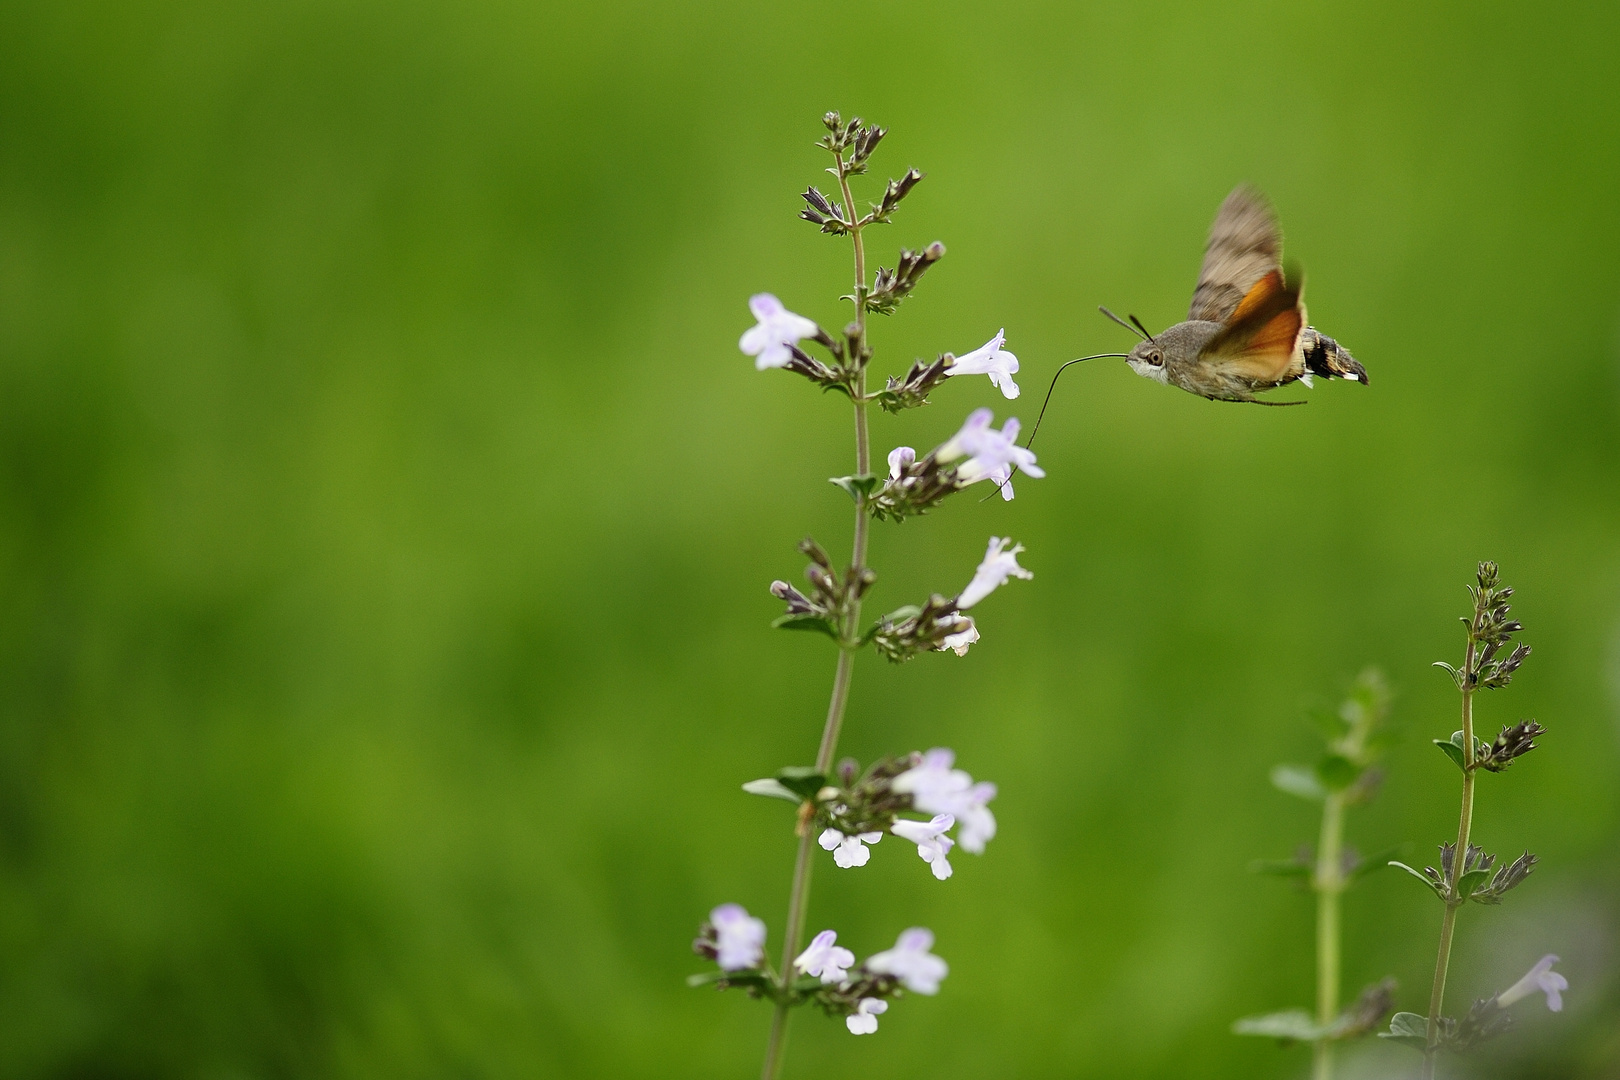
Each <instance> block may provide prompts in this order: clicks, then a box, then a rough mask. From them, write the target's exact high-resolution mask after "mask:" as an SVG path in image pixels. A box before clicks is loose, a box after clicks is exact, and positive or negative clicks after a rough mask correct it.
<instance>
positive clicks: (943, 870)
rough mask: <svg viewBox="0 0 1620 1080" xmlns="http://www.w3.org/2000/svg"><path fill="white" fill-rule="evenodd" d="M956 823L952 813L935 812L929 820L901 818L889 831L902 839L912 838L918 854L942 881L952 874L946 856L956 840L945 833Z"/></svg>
mask: <svg viewBox="0 0 1620 1080" xmlns="http://www.w3.org/2000/svg"><path fill="white" fill-rule="evenodd" d="M955 824H956V819H955V818H954V817H952V816H951V815H950V814H935V815H934V816H933V818H932V819H931V820H928V821H908V820H905V819H901V820H898V821H896V822H895V823H894V824H893V825H890V826H889V831H890V832H892V833H894V835H896V836H898V837H900V839H902V840H910V841H911V842H912V843H913V844H916V845H917V854H918V855H920V856H921V857H922V861H923V862H925V863H927V864H928V868H929V869H930V870H932V871H933V872H934V876H935V877H936V878H938V879H939V880H941V881H944V880H945V879H946V878H948V877H950V876H951V864H950V861H949V860H948V859H947V858H946V856H947V855H949V854H950V852H951V848H953V847H955V846H956V841H955V840H952V839H951V838H950V837H948V836H946V835H945V834H946V833H947V832H949V831H950V829H951V827H952V826H953V825H955Z"/></svg>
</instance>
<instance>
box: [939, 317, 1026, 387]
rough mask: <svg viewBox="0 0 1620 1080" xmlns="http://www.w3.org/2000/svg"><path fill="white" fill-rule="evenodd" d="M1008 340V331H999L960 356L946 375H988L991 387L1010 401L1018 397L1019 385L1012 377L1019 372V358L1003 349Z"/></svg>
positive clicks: (947, 370)
mask: <svg viewBox="0 0 1620 1080" xmlns="http://www.w3.org/2000/svg"><path fill="white" fill-rule="evenodd" d="M1006 340H1007V331H1005V330H997V331H996V336H995V337H993V338H991V339H990V340H989V341H987V342H985V343H984V344H983V345H981V346H979V347H978V348H977V349H974V350H973V351H972V352H970V353H968V354H967V355H966V356H958V357H957V358H956V360H955V362H953V363H952V364H951V366H950V367H948V368H946V369H945V374H947V375H988V376H990V385H991V386H994V387H995V388H996V389H997V390H1000V391H1001V392H1002V394H1004V395H1005V396H1006V397H1007V399H1008V400H1011V399H1013V398H1015V397H1017V396H1018V384H1017V383H1015V382H1013V381H1012V377H1013V373H1014V372H1016V371H1017V370H1018V357H1016V356H1014V355H1013V354H1012V353H1010V352H1007V351H1006V350H1005V349H1003V348H1002V347H1001V346H1002V345H1003V344H1004V343H1005V342H1006Z"/></svg>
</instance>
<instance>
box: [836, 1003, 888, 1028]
mask: <svg viewBox="0 0 1620 1080" xmlns="http://www.w3.org/2000/svg"><path fill="white" fill-rule="evenodd" d="M888 1011H889V1003H888V1002H887V1001H884V1000H883V999H882V998H861V1000H860V1004H858V1005H856V1006H855V1011H854V1012H852V1013H850V1014H849V1015H848V1016H846V1017H844V1026H845V1027H847V1028H849V1033H850V1034H851V1035H870V1034H872V1033H873V1032H875V1031H876V1030H877V1024H878V1021H877V1018H878V1014H879V1013H886V1012H888Z"/></svg>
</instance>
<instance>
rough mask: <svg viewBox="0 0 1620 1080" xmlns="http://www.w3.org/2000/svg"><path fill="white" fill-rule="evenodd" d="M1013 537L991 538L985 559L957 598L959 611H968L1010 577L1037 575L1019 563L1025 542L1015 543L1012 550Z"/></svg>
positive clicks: (1026, 579) (1026, 577)
mask: <svg viewBox="0 0 1620 1080" xmlns="http://www.w3.org/2000/svg"><path fill="white" fill-rule="evenodd" d="M1011 543H1012V537H1010V536H1009V537H1007V538H1006V539H1002V538H1001V537H999V536H992V537H991V538H990V546H989V547H987V548H985V551H984V561H983V562H981V563H980V564H979V568H978V569H977V570H975V571H974V572H973V580H972V581H970V582H968V587H967V588H965V589H963V590H962V595H960V596H958V597H957V598H956V608H957V610H958V611H966V610H967V609H968V608H970V607H972V606H973V605H974V604H977V603H978V602H979V601H980V600H983V599H984V598H985V597H987V596H989V595H990V594H991V593H993V592H995V591H996V590H997V589H998V588H1000V587H1001V586H1002V585H1005V584H1006V583H1007V579H1008V578H1010V577H1016V578H1023V579H1024V580H1025V581H1028V580H1029V579H1030V578H1032V577H1034V576H1035V575H1034V574H1032V573H1030V572H1029V571H1028V570H1025V569H1024V568H1023V567H1022V566H1019V565H1018V553H1019V552H1021V551H1023V550H1024V545H1023V544H1015V545H1014V546H1013V547H1012V548H1011V549H1010V550H1009V549H1008V548H1007V545H1008V544H1011Z"/></svg>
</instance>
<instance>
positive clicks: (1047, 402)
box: [979, 308, 1130, 502]
mask: <svg viewBox="0 0 1620 1080" xmlns="http://www.w3.org/2000/svg"><path fill="white" fill-rule="evenodd" d="M1101 310H1102V311H1103V312H1104V313H1105V314H1109V315H1112V314H1113V313H1112V312H1110V311H1109V310H1108V309H1107V308H1102V309H1101ZM1116 321H1117V319H1116ZM1122 325H1123V324H1122ZM1127 328H1128V327H1127ZM1129 355H1130V354H1129V353H1122V352H1100V353H1094V354H1093V355H1091V356H1082V357H1080V358H1078V359H1076V360H1070V361H1069V362H1068V363H1066V364H1064V365H1063V366H1062V367H1060V368H1058V369H1057V372H1056V373H1055V374H1054V375H1053V376H1052V385H1050V386H1048V387H1047V388H1046V400H1045V401H1042V402H1041V411H1040V413H1039V415H1037V416H1036V417H1035V426H1034V427H1033V428H1031V429H1030V432H1029V438H1028V440H1026V441H1025V443H1024V449H1025V450H1028V449H1029V448H1030V447H1031V446H1033V445H1035V436H1036V434H1037V433H1038V432H1039V431H1040V430H1041V421H1042V420H1044V419H1045V418H1046V407H1047V406H1048V405H1050V404H1052V391H1053V390H1056V389H1057V381H1058V376H1059V375H1062V374H1063V373H1064V372H1065V371H1067V370H1069V369H1070V368H1071V367H1073V366H1074V365H1076V364H1079V363H1083V362H1085V361H1087V360H1100V359H1102V358H1103V357H1105V356H1119V357H1127V356H1129ZM1017 475H1018V468H1017V466H1014V467H1013V470H1012V472H1010V473H1008V474H1007V479H1005V480H1003V481H1002V482H1001V483H999V484H997V485H996V490H995V491H992V492H991V493H990V494H989V495H986V496H985V497H984V499H980V500H979V501H980V502H984V501H985V499H989V498H991V497H992V496H994V495H995V494H996V492H999V491H1000V490H1001V489H1002V488H1003V487H1005V486H1006V485H1007V484H1010V483H1012V478H1013V477H1015V476H1017Z"/></svg>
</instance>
